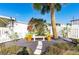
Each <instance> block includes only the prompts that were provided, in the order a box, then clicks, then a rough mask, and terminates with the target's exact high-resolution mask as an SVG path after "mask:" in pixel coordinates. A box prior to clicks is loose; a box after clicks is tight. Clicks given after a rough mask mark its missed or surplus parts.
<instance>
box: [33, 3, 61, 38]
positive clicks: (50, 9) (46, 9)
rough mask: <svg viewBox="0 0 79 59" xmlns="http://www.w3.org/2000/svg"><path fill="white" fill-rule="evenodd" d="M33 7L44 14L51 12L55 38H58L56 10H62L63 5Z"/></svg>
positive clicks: (50, 4)
mask: <svg viewBox="0 0 79 59" xmlns="http://www.w3.org/2000/svg"><path fill="white" fill-rule="evenodd" d="M33 7H34V8H35V9H36V10H38V11H41V13H42V14H45V13H48V12H50V15H51V25H52V31H53V36H54V38H58V35H57V29H56V21H55V10H57V11H60V10H61V4H59V3H34V4H33Z"/></svg>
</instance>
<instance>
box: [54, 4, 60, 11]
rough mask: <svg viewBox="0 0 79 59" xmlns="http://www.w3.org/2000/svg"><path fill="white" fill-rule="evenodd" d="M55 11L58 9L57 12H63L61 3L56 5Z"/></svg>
mask: <svg viewBox="0 0 79 59" xmlns="http://www.w3.org/2000/svg"><path fill="white" fill-rule="evenodd" d="M55 9H56V10H57V11H60V10H61V4H60V3H56V4H55Z"/></svg>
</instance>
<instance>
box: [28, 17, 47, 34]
mask: <svg viewBox="0 0 79 59" xmlns="http://www.w3.org/2000/svg"><path fill="white" fill-rule="evenodd" d="M28 25H29V26H31V28H29V29H28V31H29V32H31V33H33V34H36V35H45V33H46V32H47V24H46V20H43V19H37V18H32V19H31V20H30V21H29V23H28ZM30 29H31V30H30Z"/></svg>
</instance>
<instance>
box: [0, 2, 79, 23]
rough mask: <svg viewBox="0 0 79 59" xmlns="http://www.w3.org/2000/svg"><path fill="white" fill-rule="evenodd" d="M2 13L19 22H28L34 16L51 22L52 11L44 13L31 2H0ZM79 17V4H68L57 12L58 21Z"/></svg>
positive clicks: (65, 21)
mask: <svg viewBox="0 0 79 59" xmlns="http://www.w3.org/2000/svg"><path fill="white" fill-rule="evenodd" d="M0 15H3V16H9V17H15V18H16V20H17V21H18V22H22V23H28V21H29V20H30V19H31V18H32V17H35V18H43V19H46V20H47V22H49V23H50V13H47V14H45V15H42V14H41V13H40V12H39V11H37V10H35V9H34V8H33V7H32V4H31V3H0ZM73 16H74V18H75V19H79V4H76V3H75V4H74V3H70V4H66V5H63V6H62V9H61V11H60V12H56V21H57V23H68V22H70V20H72V19H73Z"/></svg>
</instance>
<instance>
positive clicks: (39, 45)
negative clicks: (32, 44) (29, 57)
mask: <svg viewBox="0 0 79 59" xmlns="http://www.w3.org/2000/svg"><path fill="white" fill-rule="evenodd" d="M42 47H43V43H42V41H38V45H37V47H36V50H35V51H34V54H35V55H40V54H41V53H42Z"/></svg>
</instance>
